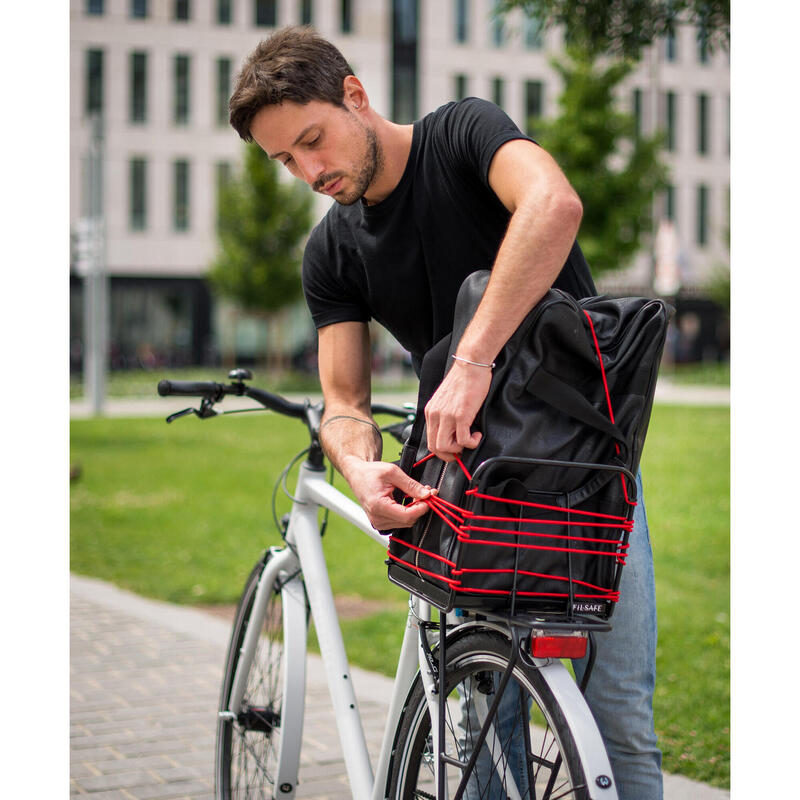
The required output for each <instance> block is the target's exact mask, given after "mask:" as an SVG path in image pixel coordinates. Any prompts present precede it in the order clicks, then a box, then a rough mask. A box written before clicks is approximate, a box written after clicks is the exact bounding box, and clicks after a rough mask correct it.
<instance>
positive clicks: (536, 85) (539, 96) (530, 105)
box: [525, 81, 544, 136]
mask: <svg viewBox="0 0 800 800" xmlns="http://www.w3.org/2000/svg"><path fill="white" fill-rule="evenodd" d="M543 108H544V84H543V83H542V82H541V81H525V132H526V133H527V134H528V136H530V135H531V134H532V133H533V130H534V127H535V126H536V121H537V120H538V119H539V118H540V117H541V116H542V110H543Z"/></svg>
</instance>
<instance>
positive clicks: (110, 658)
mask: <svg viewBox="0 0 800 800" xmlns="http://www.w3.org/2000/svg"><path fill="white" fill-rule="evenodd" d="M70 596H71V648H70V673H71V674H70V696H71V709H70V721H71V740H70V757H71V793H72V795H73V796H81V795H86V794H90V795H91V798H92V800H162V798H163V800H168V799H173V800H187V798H191V800H210V798H212V796H213V769H214V766H213V765H214V731H215V724H216V711H215V709H216V707H217V701H218V692H219V683H220V680H221V671H222V663H223V658H224V654H225V649H226V647H227V642H228V635H229V624H228V623H227V622H225V621H224V620H221V619H219V618H217V617H213V616H211V615H209V614H206V613H203V612H201V611H197V610H195V609H191V608H185V607H180V606H173V605H169V604H166V603H160V602H156V601H153V600H147V599H145V598H142V597H138V596H137V595H134V594H131V593H129V592H125V591H122V590H120V589H118V588H116V587H115V586H112V585H111V584H108V583H104V582H102V581H98V580H94V579H90V578H84V577H79V576H74V575H73V576H72V577H71V579H70ZM352 675H353V681H354V685H355V687H356V693H357V696H358V704H359V708H360V711H361V714H362V717H363V719H364V725H365V731H366V735H367V741H368V746H369V749H370V753H371V755H372V758H373V763H374V762H375V761H376V760H377V752H378V749H379V747H380V740H381V734H382V730H383V724H384V719H385V715H386V712H387V709H388V703H389V698H390V696H391V683H392V682H391V680H389V679H388V678H385V677H383V676H381V675H376V674H373V673H368V672H365V671H363V670H359V669H353V670H352ZM300 780H301V784H300V787H299V789H298V797H302V798H316V800H348V798H350V793H349V790H348V784H347V779H346V775H345V768H344V761H343V759H342V752H341V748H340V746H339V741H338V736H337V734H336V729H335V720H334V717H333V712H332V708H331V703H330V698H329V696H328V690H327V686H326V685H325V680H324V674H323V670H322V664H321V661H320V659H319V658H318V657H317V656H313V655H312V656H309V663H308V700H307V705H306V720H305V732H304V745H303V756H302V763H301V772H300ZM729 797H730V793H729V792H726V791H722V790H719V789H713V788H711V787H708V786H705V785H704V784H700V783H695V782H693V781H689V780H687V779H685V778H681V777H676V776H666V779H665V800H723V798H729Z"/></svg>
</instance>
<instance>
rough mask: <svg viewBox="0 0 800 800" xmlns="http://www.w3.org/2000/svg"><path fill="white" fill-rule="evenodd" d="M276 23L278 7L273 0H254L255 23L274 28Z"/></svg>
mask: <svg viewBox="0 0 800 800" xmlns="http://www.w3.org/2000/svg"><path fill="white" fill-rule="evenodd" d="M277 23H278V8H277V3H276V2H275V0H256V25H259V26H261V27H267V28H274V27H275V26H276V25H277Z"/></svg>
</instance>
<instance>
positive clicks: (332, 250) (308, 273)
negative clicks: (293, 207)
mask: <svg viewBox="0 0 800 800" xmlns="http://www.w3.org/2000/svg"><path fill="white" fill-rule="evenodd" d="M329 224H330V220H329V219H328V217H326V218H325V219H323V221H322V222H321V223H320V224H319V225H318V226H317V227H316V228H315V229H314V230H313V231H312V232H311V236H310V237H309V239H308V243H307V244H306V248H305V252H304V254H303V293H304V295H305V298H306V304H307V305H308V309H309V311H310V312H311V318H312V320H313V321H314V326H315V327H316V328H317V329H319V328H324V327H325V326H326V325H333V324H334V323H337V322H369V320H370V319H371V315H370V312H369V310H368V308H367V305H366V303H365V301H364V298H363V296H362V294H361V293H360V292H359V291H358V289H357V281H356V280H354V277H355V276H354V274H353V273H354V271H355V270H356V269H357V263H356V257H355V253H353V252H351V251H349V249H348V248H347V247H346V245H343V244H342V243H341V242H334V241H333V239H332V238H331V237H330V236H328V226H329Z"/></svg>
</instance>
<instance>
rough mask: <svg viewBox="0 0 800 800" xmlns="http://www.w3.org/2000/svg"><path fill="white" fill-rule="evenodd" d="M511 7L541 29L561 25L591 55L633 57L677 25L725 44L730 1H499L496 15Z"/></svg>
mask: <svg viewBox="0 0 800 800" xmlns="http://www.w3.org/2000/svg"><path fill="white" fill-rule="evenodd" d="M512 8H521V9H522V10H523V12H524V13H525V14H526V15H527V16H529V17H532V18H534V19H537V20H538V21H539V22H540V24H541V25H542V26H543V27H544V28H549V27H553V26H563V28H564V31H565V34H566V39H567V41H568V42H570V43H571V44H573V45H576V46H579V47H582V48H584V49H585V50H587V51H588V52H590V53H593V54H595V55H597V54H601V53H605V54H609V55H617V56H622V57H625V58H632V59H634V60H638V59H639V58H640V57H641V51H642V48H643V47H645V46H647V45H649V44H651V43H652V42H654V41H655V40H656V39H657V38H658V37H660V36H663V35H665V34H668V33H674V31H675V28H676V26H677V25H679V24H681V23H688V24H692V25H696V26H697V28H698V39H699V41H700V42H701V43H702V44H705V45H708V46H709V47H710V48H714V47H717V46H722V47H725V48H727V47H728V45H729V43H730V21H731V7H730V0H500V3H499V5H498V13H501V14H503V13H507V12H508V11H510V10H511V9H512Z"/></svg>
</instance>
